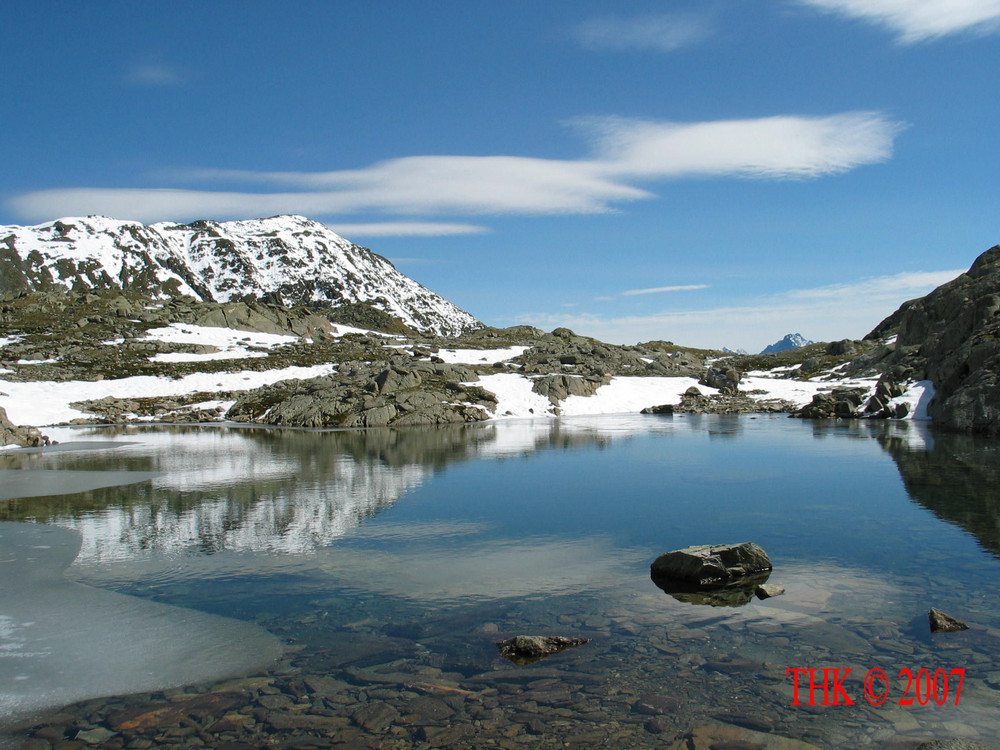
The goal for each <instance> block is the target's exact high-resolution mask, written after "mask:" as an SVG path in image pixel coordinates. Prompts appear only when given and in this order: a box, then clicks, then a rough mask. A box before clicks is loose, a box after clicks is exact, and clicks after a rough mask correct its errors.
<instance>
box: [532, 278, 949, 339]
mask: <svg viewBox="0 0 1000 750" xmlns="http://www.w3.org/2000/svg"><path fill="white" fill-rule="evenodd" d="M960 273H962V271H960V270H950V271H930V272H910V273H900V274H895V275H891V276H880V277H872V278H866V279H860V280H857V281H855V282H853V283H847V284H837V285H831V286H823V287H816V288H810V289H796V290H791V291H788V292H785V293H782V294H776V295H772V296H770V297H766V298H762V299H759V300H752V301H750V302H748V303H747V304H742V305H734V306H727V307H710V308H705V309H700V310H680V311H674V310H665V311H662V312H659V313H655V314H652V315H631V316H619V317H611V316H604V315H598V314H594V313H575V314H572V313H563V312H555V313H534V314H530V313H529V314H524V315H521V316H519V317H518V318H517V322H519V323H530V324H531V325H535V326H539V327H541V328H554V327H557V326H565V327H567V328H571V329H573V330H574V331H576V332H577V333H581V334H585V335H588V336H594V337H596V338H599V339H601V340H603V341H610V342H614V343H624V344H632V343H636V342H638V341H651V340H657V339H660V340H669V341H673V342H675V343H678V344H685V345H689V346H702V347H706V348H716V349H721V348H722V347H724V346H728V347H730V348H734V347H740V348H743V349H745V350H747V351H760V350H761V349H763V348H764V347H765V346H766V345H768V344H770V343H773V342H774V341H777V340H779V339H780V338H781V337H782V336H784V335H785V334H787V333H789V332H790V331H793V330H794V331H801V332H802V333H803V335H805V336H806V337H807V338H811V339H813V340H816V341H834V340H839V339H842V338H860V337H862V336H864V335H865V334H867V333H868V332H869V331H871V330H872V329H873V328H874V327H875V326H876V325H877V324H878V323H879V322H880V321H881V320H882V319H884V318H885V317H887V316H888V315H889V314H891V313H892V312H893V311H895V310H896V308H898V307H899V305H901V304H902V303H903V302H905V301H906V300H908V299H913V298H914V297H919V296H922V295H924V294H926V293H928V292H929V291H931V290H932V289H934V288H935V287H937V286H939V285H941V284H943V283H945V282H947V281H950V280H951V279H953V278H955V277H956V276H958V275H959V274H960Z"/></svg>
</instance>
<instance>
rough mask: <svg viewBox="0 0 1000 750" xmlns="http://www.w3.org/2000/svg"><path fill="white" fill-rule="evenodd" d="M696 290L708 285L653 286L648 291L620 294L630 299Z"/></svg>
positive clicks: (634, 290) (629, 291) (637, 290)
mask: <svg viewBox="0 0 1000 750" xmlns="http://www.w3.org/2000/svg"><path fill="white" fill-rule="evenodd" d="M696 289H708V284H683V285H680V286H654V287H652V288H650V289H629V290H628V291H627V292H622V294H623V295H624V296H626V297H632V296H634V295H636V294H660V293H661V292H688V291H694V290H696Z"/></svg>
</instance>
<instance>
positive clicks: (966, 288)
mask: <svg viewBox="0 0 1000 750" xmlns="http://www.w3.org/2000/svg"><path fill="white" fill-rule="evenodd" d="M893 335H895V337H896V338H895V342H894V343H890V344H887V345H886V346H885V347H882V348H881V349H879V350H875V351H874V352H873V353H874V354H876V355H877V358H878V360H879V361H878V362H877V363H874V362H872V361H871V360H872V359H873V356H872V355H871V354H869V355H867V356H866V359H867V360H868V361H867V362H864V363H861V364H864V365H870V364H877V365H878V366H879V369H880V370H881V371H882V372H883V375H882V378H881V382H880V386H884V387H883V388H882V390H884V391H887V392H888V391H891V389H892V387H894V386H896V385H897V384H899V383H901V382H904V381H907V380H930V381H932V382H933V383H934V388H935V390H936V393H935V396H934V398H933V399H932V400H931V402H930V404H929V406H928V414H929V415H930V417H931V418H932V420H933V423H934V426H935V427H938V428H943V429H947V430H953V431H958V432H971V433H981V434H987V435H998V434H1000V245H997V246H995V247H992V248H990V249H989V250H987V251H986V252H985V253H983V254H982V255H980V256H979V257H978V258H977V259H976V261H975V263H973V264H972V267H971V268H970V269H969V270H968V271H967V272H966V273H964V274H962V275H961V276H959V277H958V278H956V279H954V280H953V281H950V282H948V283H947V284H943V285H942V286H940V287H938V288H937V289H935V290H934V291H933V292H931V293H930V294H928V295H927V296H925V297H921V298H920V299H915V300H911V301H909V302H906V303H904V304H903V305H902V306H901V307H900V308H899V309H898V310H897V311H896V312H895V313H893V314H892V315H890V316H889V317H888V318H886V319H885V320H884V321H882V322H881V323H880V324H879V325H878V326H877V327H876V328H875V330H873V331H872V332H871V333H869V334H868V336H866V337H865V338H866V339H870V340H889V339H891V337H892V336H893Z"/></svg>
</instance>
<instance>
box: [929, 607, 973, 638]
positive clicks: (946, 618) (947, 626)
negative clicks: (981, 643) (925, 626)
mask: <svg viewBox="0 0 1000 750" xmlns="http://www.w3.org/2000/svg"><path fill="white" fill-rule="evenodd" d="M927 619H928V620H929V621H930V625H931V632H932V633H954V632H957V631H959V630H968V629H969V626H968V625H966V624H965V623H964V622H962V621H961V620H956V619H955V618H954V617H952V616H951V615H949V614H945V613H944V612H942V611H941V610H939V609H935V608H934V607H931V609H930V611H929V612H928V613H927Z"/></svg>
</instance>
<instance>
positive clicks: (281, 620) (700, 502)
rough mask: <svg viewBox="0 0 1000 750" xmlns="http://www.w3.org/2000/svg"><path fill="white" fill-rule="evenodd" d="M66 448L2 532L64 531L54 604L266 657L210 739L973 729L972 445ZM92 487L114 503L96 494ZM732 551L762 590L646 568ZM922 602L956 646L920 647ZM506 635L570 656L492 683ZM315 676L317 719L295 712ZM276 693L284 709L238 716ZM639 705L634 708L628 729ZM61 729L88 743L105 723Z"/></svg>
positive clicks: (447, 435) (336, 443)
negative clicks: (703, 594)
mask: <svg viewBox="0 0 1000 750" xmlns="http://www.w3.org/2000/svg"><path fill="white" fill-rule="evenodd" d="M73 439H74V440H80V441H101V442H100V444H95V446H94V448H93V449H90V448H88V447H87V446H86V445H80V446H75V447H77V448H79V450H72V451H67V450H64V451H58V452H34V453H22V454H12V455H4V456H0V482H3V481H4V479H3V478H4V477H12V476H13V474H7V473H5V472H14V471H16V472H22V471H38V472H45V474H44V475H43V474H37V475H35V476H36V477H38V479H39V484H38V485H37V486H38V487H39V488H42V489H40V490H39V492H43V491H46V490H44V488H45V487H47V486H50V485H46V484H42V480H43V478H44V481H46V482H48V481H52V480H51V479H50V477H49V475H51V474H52V473H53V472H55V471H72V472H83V471H100V472H106V474H102V475H101V476H100V477H98V478H97V479H96V480H95V481H94V482H91V483H90V484H88V485H78V487H85V488H86V491H83V492H77V493H75V494H66V495H54V494H49V495H41V496H36V497H31V498H25V499H11V500H7V501H0V521H36V522H42V523H46V524H55V525H58V526H63V527H69V528H72V529H75V530H77V531H78V532H79V533H80V535H81V537H82V542H81V549H80V553H79V556H78V557H77V558H76V561H75V562H74V563H73V564H72V566H71V567H70V568H69V571H68V575H69V577H70V578H71V579H73V580H75V581H78V582H81V583H84V584H88V585H90V586H93V587H98V588H102V589H108V590H111V591H114V592H117V593H120V594H127V595H131V596H135V597H139V598H141V599H144V600H154V601H156V602H159V603H163V604H169V605H175V606H178V607H184V608H191V609H196V610H201V611H204V612H207V613H210V614H215V615H224V616H226V617H231V618H236V619H239V620H244V621H248V622H251V623H256V624H258V625H261V626H263V627H264V628H265V629H266V630H268V631H270V632H271V633H272V634H275V635H278V636H280V637H281V638H283V639H284V640H285V642H286V644H288V645H289V646H290V647H291V648H290V650H289V651H288V653H287V654H286V657H285V658H284V659H283V660H282V661H281V662H280V663H279V664H278V665H277V666H276V667H275V668H274V669H273V670H272V671H271V672H270V673H269V675H268V679H270V680H271V682H270V683H269V684H268V688H267V690H265V691H264V692H263V693H262V692H261V691H260V690H257V691H256V692H254V691H253V690H251V689H249V688H246V689H244V693H246V694H247V695H249V696H250V697H248V698H247V701H248V705H247V706H244V707H243V708H242V709H241V710H242V711H243V715H244V716H252V717H255V718H253V719H252V720H248V722H247V723H246V725H245V726H242V728H238V729H236V730H233V731H231V732H230V733H229V734H223V735H219V736H225V737H226V738H227V739H233V740H236V739H246V738H247V737H249V736H251V735H253V736H254V737H257V736H258V735H260V733H261V732H265V733H271V734H272V735H274V736H282V732H285V733H286V734H287V733H288V732H292V734H293V735H294V736H295V737H300V738H301V737H304V736H306V734H307V733H308V731H310V730H307V729H303V728H301V727H299V728H298V729H295V728H292V729H287V728H286V729H282V727H283V726H284V724H282V722H280V721H278V720H277V719H274V718H273V716H272V717H271V718H270V719H269V718H268V716H270V714H267V713H266V711H270V712H271V714H273V713H274V712H275V711H277V712H279V713H284V714H290V715H294V716H297V717H299V718H300V719H301V717H303V716H306V717H307V718H308V717H310V716H313V717H315V716H323V717H326V718H328V719H330V721H331V722H335V721H339V720H340V718H341V717H351V716H353V717H354V718H353V719H348V718H344V723H343V729H342V731H341V730H339V729H338V730H337V731H334V729H331V726H334V725H333V724H331V725H330V726H327V727H326V728H325V729H324V730H323V731H325V732H326V735H325V736H326V737H334V738H337V737H339V738H340V739H341V740H343V741H344V742H345V743H348V744H355V745H356V744H358V743H362V742H367V743H375V745H372V746H376V745H379V743H381V746H390V745H391V746H394V747H395V746H399V747H406V746H409V745H416V746H421V743H424V744H423V745H422V746H430V745H428V744H427V743H429V742H430V743H432V744H449V745H453V746H469V747H486V746H490V747H492V746H501V747H504V746H507V745H510V743H514V744H513V745H510V746H516V745H517V740H516V737H517V736H518V734H519V733H521V734H523V733H524V732H531V733H532V737H534V739H535V744H536V745H546V744H552V745H553V746H556V745H561V744H565V743H567V742H568V743H570V744H571V745H577V744H587V745H592V744H601V743H604V744H605V745H606V746H621V747H629V746H635V747H643V746H648V745H649V744H650V743H654V742H660V743H664V744H666V745H668V746H669V744H670V743H671V742H674V741H681V740H683V739H684V738H687V741H688V742H689V744H690V746H695V747H701V746H704V747H708V746H710V745H711V744H712V741H713V740H712V739H711V738H712V737H716V744H718V743H719V742H723V741H730V742H732V741H737V740H739V741H744V742H757V743H758V744H760V743H761V742H763V740H762V739H761V736H758V735H756V734H753V733H754V732H761V733H763V734H764V735H766V736H771V735H777V736H782V737H790V738H796V739H799V740H802V741H805V742H809V743H812V744H814V745H817V746H821V747H838V746H839V747H845V746H881V745H882V744H884V743H886V742H888V741H890V740H892V739H894V738H895V739H899V738H912V739H931V738H948V737H972V738H981V739H992V738H994V737H995V736H997V734H998V733H1000V731H998V730H1000V711H998V709H997V708H996V703H997V698H998V697H1000V693H998V692H997V690H995V689H994V685H995V686H996V688H1000V667H998V666H997V659H998V656H1000V608H998V606H997V605H998V603H1000V595H998V593H997V587H996V584H997V581H998V574H1000V561H998V556H1000V489H998V488H1000V483H998V481H997V480H998V479H1000V444H998V443H997V442H996V441H979V440H973V439H971V438H965V437H955V436H944V435H937V434H933V435H932V434H931V433H929V432H927V431H926V430H925V429H924V428H922V427H920V426H919V425H912V424H910V425H907V424H890V423H826V422H823V423H811V422H806V421H799V420H791V419H787V418H783V417H733V418H728V417H702V418H698V417H673V418H660V417H632V416H626V417H599V418H572V419H564V420H561V421H532V422H501V423H493V424H486V425H475V426H462V427H448V428H434V429H420V428H412V429H408V430H395V431H393V430H384V431H378V430H373V431H350V432H304V431H287V430H284V431H283V430H268V429H235V428H234V429H228V428H220V427H208V428H183V429H182V428H177V429H167V428H159V429H148V430H140V429H129V430H124V431H114V430H96V429H92V430H80V431H74V433H73ZM107 441H114V443H115V444H116V447H109V446H108V445H107ZM67 476H69V475H67ZM114 477H118V479H117V480H114ZM29 480H30V477H28V475H26V474H20V475H19V477H18V485H17V486H18V487H23V486H25V483H26V482H29ZM113 480H114V481H120V482H131V483H130V484H123V485H120V486H108V487H103V486H101V485H103V484H105V483H108V482H112V481H113ZM29 483H30V482H29ZM8 486H14V484H13V481H11V482H9V483H8ZM65 489H66V488H65V487H61V488H60V489H59V490H57V491H64V490H65ZM21 491H23V490H21ZM39 492H33V493H32V494H39ZM2 496H3V495H2V491H0V497H2ZM747 540H750V541H754V542H756V543H758V544H759V545H761V546H762V547H763V548H764V549H765V550H767V552H768V553H769V555H770V557H771V559H772V562H773V564H774V571H773V573H772V574H771V577H770V580H769V582H770V583H772V584H776V585H779V586H782V587H784V588H785V589H786V593H785V594H784V595H782V596H778V597H775V598H771V599H767V600H763V601H761V600H753V601H751V602H750V603H749V604H747V605H746V606H743V607H710V606H699V605H694V604H689V603H686V602H682V601H679V600H677V599H674V598H672V597H670V596H668V595H667V594H665V593H663V592H662V591H660V590H659V589H658V588H657V587H656V586H655V585H653V583H652V582H651V581H650V579H649V563H650V562H651V561H652V560H653V559H654V558H655V557H656V556H657V555H658V554H660V553H663V552H666V551H669V550H672V549H676V548H679V547H685V546H689V545H692V544H704V543H727V542H740V541H747ZM0 551H2V550H0ZM3 606H4V605H3V603H0V615H2V614H3V611H2V610H3ZM931 606H934V607H938V608H939V609H942V610H944V611H946V612H949V613H951V614H953V615H955V616H957V617H959V618H960V619H962V620H964V621H966V622H968V623H970V625H972V626H973V627H972V629H970V630H968V631H965V632H962V633H954V634H938V635H934V636H933V637H932V636H931V635H930V633H929V628H928V626H927V610H928V609H929V607H931ZM520 633H528V634H558V635H565V636H580V637H587V638H592V639H593V640H592V641H591V642H590V643H588V644H586V645H584V646H581V647H579V648H576V649H572V650H570V651H565V652H563V653H560V654H557V655H554V656H551V657H549V658H547V659H545V660H543V661H541V662H538V663H537V664H535V665H532V666H528V667H521V668H515V667H513V666H512V665H511V664H510V663H508V662H506V661H504V660H502V659H501V658H500V657H499V655H498V653H497V649H496V646H495V641H498V640H500V639H502V638H506V637H510V636H513V635H516V634H520ZM83 636H84V637H85V636H86V634H83ZM172 637H176V636H172ZM9 661H10V660H7V661H5V660H3V659H0V675H2V670H3V669H4V668H5V664H7V663H9ZM789 668H792V669H796V668H798V669H810V668H813V669H820V668H828V669H831V668H835V669H839V670H841V671H840V673H839V674H843V670H845V669H847V668H851V669H852V672H851V673H850V676H849V677H848V678H847V681H846V682H845V683H844V689H845V692H846V693H847V694H848V695H849V696H850V697H851V698H852V699H853V700H854V701H855V703H856V705H853V706H845V705H828V706H823V705H812V706H809V705H798V706H796V705H793V700H794V699H795V694H794V689H793V687H792V682H793V681H792V676H791V675H790V674H789V673H788V672H787V670H788V669H789ZM873 668H879V669H882V670H884V671H885V673H886V674H887V675H888V680H889V683H888V692H889V694H888V699H887V700H886V702H885V703H884V704H883V705H881V706H872V705H870V703H869V701H867V700H865V697H864V693H863V679H864V677H865V675H866V674H867V673H868V671H869V670H870V669H873ZM921 668H927V669H929V670H930V673H929V674H931V675H933V674H935V671H936V670H937V669H944V670H945V671H946V672H948V673H949V674H950V673H951V670H952V669H959V668H964V669H965V670H966V672H965V679H964V682H963V685H962V692H961V695H960V698H959V700H958V702H957V705H956V702H955V699H954V690H955V686H954V679H956V678H953V681H952V686H951V687H950V690H951V693H952V694H951V695H950V697H949V699H948V700H947V701H946V702H945V704H944V705H938V703H937V701H935V700H929V701H926V705H920V703H919V702H918V701H914V703H913V705H910V706H906V705H904V706H901V705H899V704H898V700H899V699H900V698H903V697H904V693H905V688H906V680H905V678H904V680H903V682H902V683H901V682H899V681H898V679H897V675H899V673H900V671H901V670H905V669H908V670H911V671H912V673H913V674H914V675H917V674H918V671H919V669H921ZM515 669H520V671H519V672H516V673H514V672H512V670H515ZM317 675H322V676H324V677H327V678H333V679H335V680H338V681H339V683H343V685H344V687H343V688H341V689H340V694H338V695H337V696H334V697H332V698H331V697H329V696H326V697H325V698H323V697H322V695H321V694H320V693H316V691H314V690H312V688H310V687H309V686H310V684H313V683H310V682H309V680H310V679H311V678H312V679H313V680H314V678H315V676H317ZM406 675H410V677H409V678H406V677H405V676H406ZM803 679H805V678H803ZM314 681H315V680H314ZM532 686H534V687H532ZM941 687H942V688H943V684H942V685H941ZM199 689H202V690H204V688H199ZM248 691H249V692H248ZM268 691H273V692H268ZM924 692H925V693H926V690H925V691H924ZM821 693H822V691H821V690H820V691H814V692H813V695H814V697H815V699H816V701H817V702H821V700H822V698H821ZM274 694H277V695H290V696H292V697H293V698H294V699H295V701H297V702H296V703H294V704H290V705H291V708H289V707H288V706H285V705H283V704H282V705H278V704H280V703H281V701H280V700H279V699H274V700H270V701H267V700H264V697H263V696H264V695H270V696H272V697H273V695H274ZM417 696H425V697H427V696H432V697H433V698H434V699H435V700H439V701H440V700H443V699H444V698H447V699H448V700H449V701H450V703H449V707H450V710H451V713H450V714H449V715H448V716H447V717H441V716H438V715H436V714H435V715H430V716H425V715H422V714H421V711H420V710H419V709H420V707H421V706H423V705H424V704H413V703H412V702H413V701H415V700H417ZM455 696H459V698H456V697H455ZM650 696H654V697H658V698H659V699H662V700H660V703H656V702H655V701H654V704H655V706H654V709H655V710H654V709H650V708H649V706H646V707H643V706H642V705H641V704H642V702H643V699H644V698H649V697H650ZM908 696H909V697H913V696H914V692H913V690H912V687H911V691H910V692H909V693H908ZM922 697H924V698H926V695H924V696H922ZM143 700H146V701H153V702H155V700H157V697H156V696H155V695H153V694H148V695H146V696H145V697H144V698H143ZM310 700H311V703H310V702H309V701H310ZM799 700H800V703H801V704H806V703H808V701H809V690H808V689H803V690H800V692H799ZM253 701H257V702H256V703H254V702H253ZM260 701H264V703H263V704H261V703H260ZM408 701H409V703H408ZM841 702H842V701H841ZM271 703H274V704H275V706H271ZM376 703H378V704H386V705H388V706H390V707H391V709H392V711H393V712H395V714H396V718H395V719H393V720H391V721H390V722H389V723H388V724H386V725H385V726H381V722H369V726H365V720H364V718H363V715H362V718H360V719H359V718H358V716H359V713H358V712H359V711H362V710H366V709H367V708H370V707H371V706H373V705H375V704H376ZM647 703H648V701H647ZM307 704H308V705H310V706H311V708H308V709H307V708H305V706H306V705H307ZM116 705H117V704H116ZM262 706H263V708H262ZM296 706H297V707H296ZM414 706H416V708H414ZM657 706H658V708H656V707H657ZM411 708H413V711H411V712H410V713H409V714H408V713H406V712H407V711H408V710H410V709H411ZM425 708H426V707H425ZM88 710H90V711H91V714H92V715H91V716H90V721H91V724H94V723H95V715H94V711H97V716H96V718H97V719H99V718H100V716H103V715H104V714H101V710H103V709H95V708H94V707H93V706H91V707H89V709H88ZM108 710H110V709H108ZM254 710H256V713H253V711H254ZM262 711H263V712H265V713H261V712H262ZM424 713H428V711H424ZM429 713H430V714H433V712H429ZM415 717H416V718H415ZM213 718H218V717H213ZM654 719H655V721H654ZM317 721H318V720H317ZM289 722H291V720H289ZM289 722H286V723H289ZM532 722H535V723H534V724H533V723H532ZM98 723H99V722H98ZM112 723H113V722H112ZM308 723H309V722H306V724H308ZM313 724H315V721H314V722H313ZM726 725H731V726H732V727H737V728H738V729H725V726H726ZM109 726H110V725H109ZM336 726H337V727H339V726H340V725H339V724H337V725H336ZM719 726H723V729H719V728H718V727H719ZM441 727H450V729H451V730H452V731H453V735H447V736H438V735H437V734H435V733H436V732H437V731H438V730H439V729H440V728H441ZM456 727H457V728H458V729H460V730H461V731H458V730H456ZM712 727H716V728H715V729H712ZM112 728H113V727H112ZM724 730H725V731H730V732H731V733H732V732H736V733H737V734H739V732H743V734H742V735H739V736H736V735H732V736H730V735H725V731H724ZM150 731H152V729H151V730H150ZM311 731H312V732H313V734H314V735H315V736H320V735H322V734H323V732H320V731H319V730H317V729H313V730H311ZM442 731H443V730H442ZM296 732H297V734H296ZM338 732H339V734H338ZM455 732H457V733H455ZM712 732H715V734H714V735H713V734H712ZM720 732H721V733H722V734H720ZM241 733H242V734H241ZM230 735H232V736H230ZM508 735H509V736H508ZM149 736H153V735H149ZM165 736H166V735H164V734H162V733H161V734H160V735H156V743H157V744H170V743H169V742H168V741H167V739H165ZM719 738H722V739H719ZM727 738H728V739H727ZM202 739H203V740H204V738H202ZM444 740H447V742H445V741H444ZM176 741H177V742H178V743H180V742H181V740H179V739H177V740H176ZM699 742H702V743H703V745H699V744H698V743H699ZM385 743H389V744H385ZM393 743H394V744H393ZM505 743H507V744H505ZM179 746H180V745H179Z"/></svg>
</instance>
